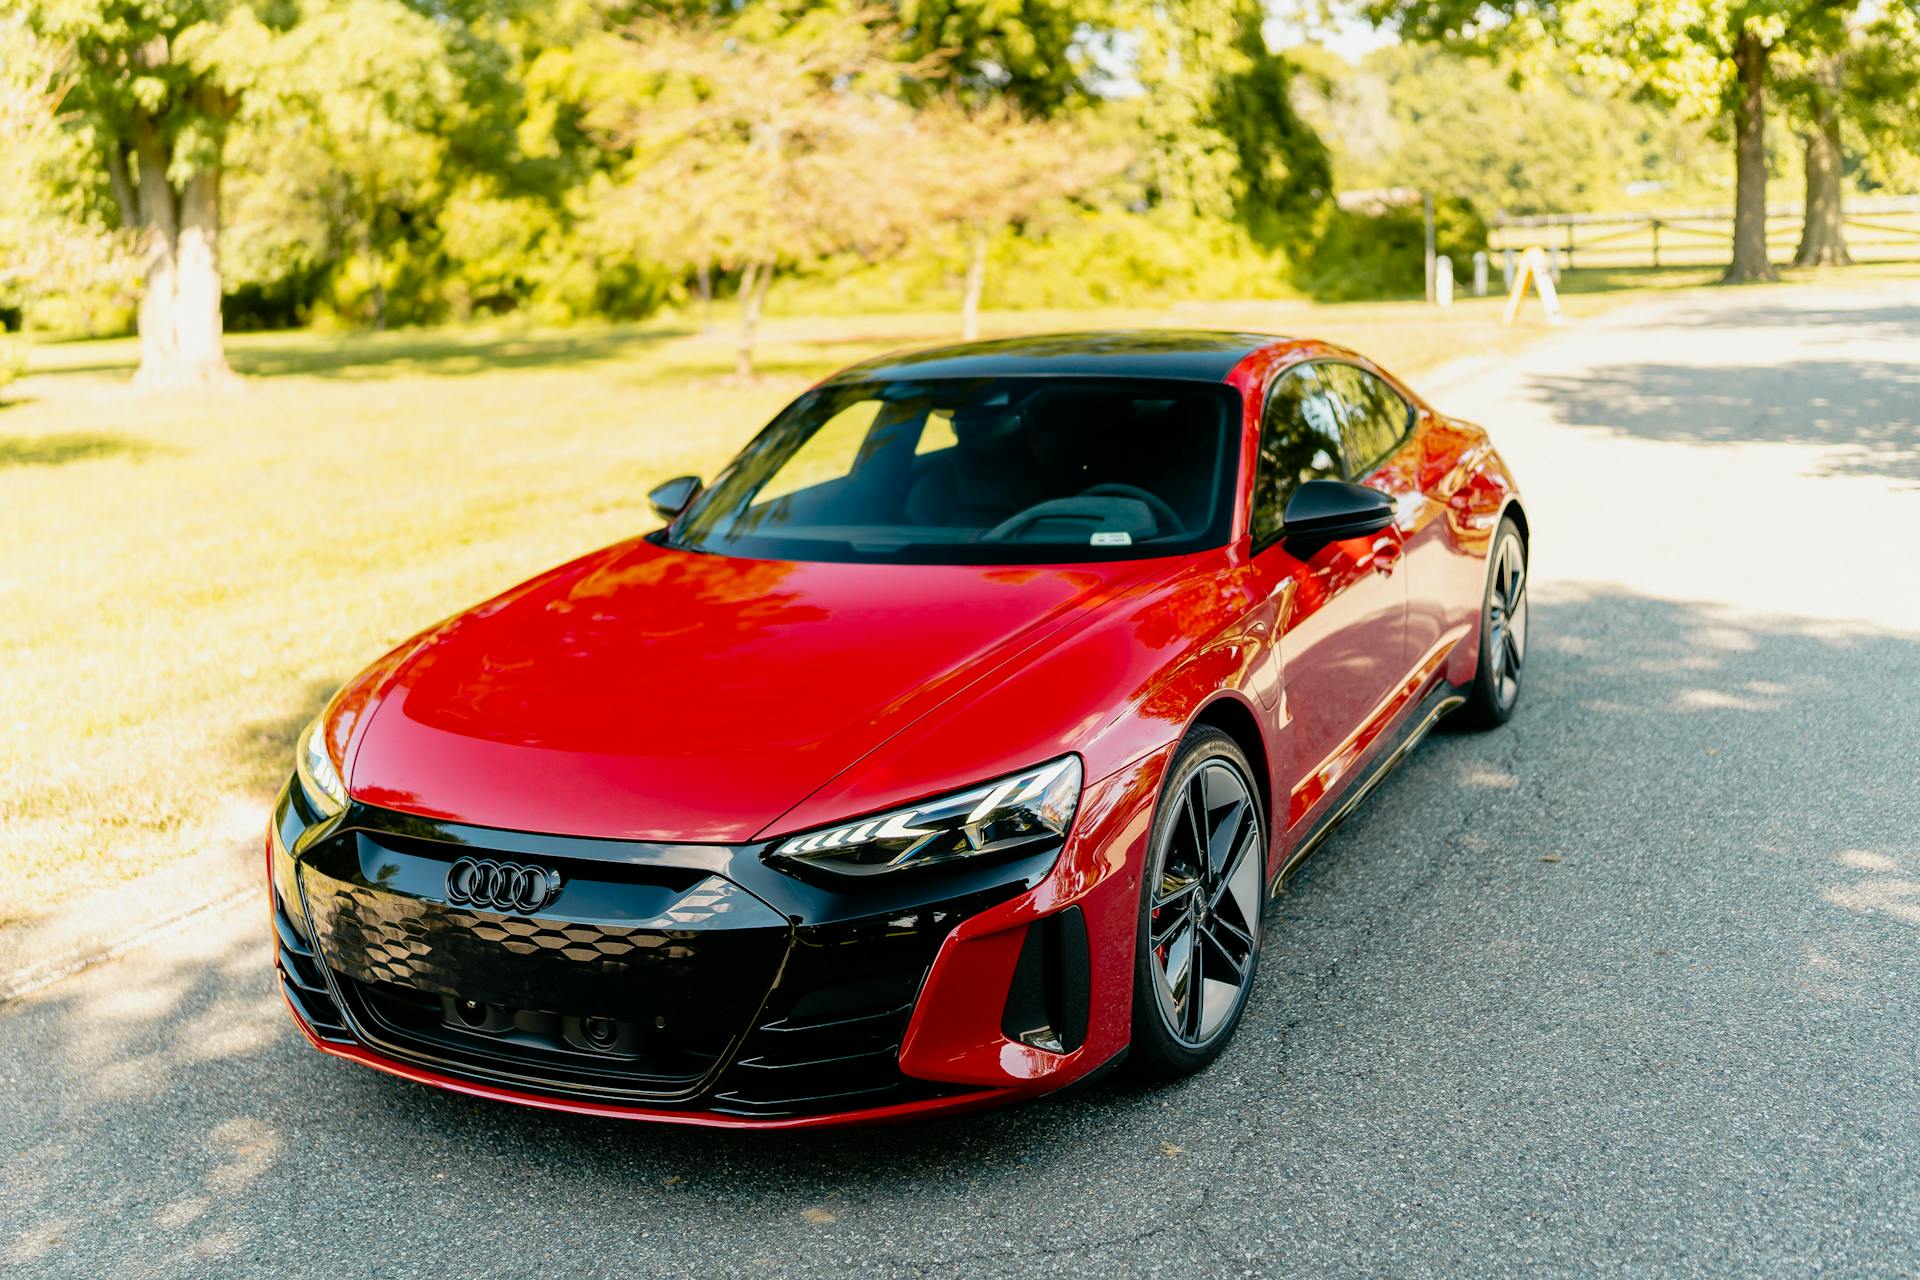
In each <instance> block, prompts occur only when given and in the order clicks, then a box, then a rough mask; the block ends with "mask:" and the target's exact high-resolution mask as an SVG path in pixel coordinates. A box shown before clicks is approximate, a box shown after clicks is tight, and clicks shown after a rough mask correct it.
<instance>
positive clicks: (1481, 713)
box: [1460, 519, 1527, 728]
mask: <svg viewBox="0 0 1920 1280" xmlns="http://www.w3.org/2000/svg"><path fill="white" fill-rule="evenodd" d="M1526 660H1527V544H1526V541H1525V539H1523V538H1522V537H1521V536H1520V528H1519V526H1518V525H1516V524H1514V522H1513V521H1512V520H1511V519H1507V520H1502V521H1501V522H1500V528H1499V530H1498V531H1497V532H1496V533H1495V534H1494V536H1493V551H1492V553H1491V554H1490V555H1489V556H1488V557H1487V590H1486V598H1485V600H1484V602H1483V603H1482V605H1481V613H1480V670H1479V673H1478V674H1477V675H1476V676H1475V677H1474V681H1473V687H1472V688H1471V689H1469V690H1468V691H1467V705H1466V706H1465V707H1464V708H1462V709H1461V712H1460V715H1461V718H1462V719H1463V720H1465V721H1466V722H1467V723H1468V724H1469V725H1474V726H1477V727H1480V728H1492V727H1493V726H1494V725H1498V724H1505V723H1506V721H1507V717H1508V716H1510V715H1512V714H1513V706H1514V704H1515V703H1516V702H1518V701H1519V700H1520V676H1521V672H1522V670H1523V669H1524V667H1525V665H1526Z"/></svg>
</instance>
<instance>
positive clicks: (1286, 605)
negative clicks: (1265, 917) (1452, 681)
mask: <svg viewBox="0 0 1920 1280" xmlns="http://www.w3.org/2000/svg"><path fill="white" fill-rule="evenodd" d="M1336 368H1338V366H1333V365H1329V364H1324V363H1316V364H1306V365H1299V366H1296V367H1294V368H1293V369H1290V370H1288V371H1286V372H1285V373H1283V374H1282V375H1281V376H1280V377H1279V378H1278V379H1277V380H1276V381H1275V383H1274V385H1273V387H1272V390H1271V391H1270V392H1269V394H1268V397H1267V404H1266V410H1265V413H1264V415H1263V418H1262V421H1261V427H1260V456H1259V460H1258V464H1257V468H1256V471H1255V476H1254V492H1253V506H1252V515H1253V540H1254V549H1255V554H1254V570H1255V573H1256V575H1257V576H1258V580H1259V581H1260V583H1261V586H1262V589H1263V590H1265V591H1267V592H1269V593H1270V594H1271V595H1272V596H1274V597H1275V598H1277V599H1279V600H1280V605H1281V607H1280V609H1279V616H1280V618H1281V640H1280V653H1281V664H1282V673H1283V675H1282V679H1283V685H1284V687H1283V689H1282V697H1281V700H1280V702H1279V705H1278V707H1277V708H1276V711H1275V714H1276V716H1277V717H1278V719H1279V721H1280V723H1279V733H1278V735H1277V740H1278V741H1279V742H1280V744H1281V759H1280V760H1279V761H1278V762H1277V765H1278V767H1277V769H1276V775H1277V780H1278V781H1279V783H1280V784H1281V785H1282V786H1283V787H1284V788H1285V790H1284V791H1283V792H1282V793H1281V794H1283V795H1285V796H1287V804H1286V807H1285V810H1284V813H1285V820H1284V826H1285V829H1286V831H1287V832H1288V833H1289V838H1288V841H1287V843H1288V845H1291V844H1292V843H1293V842H1294V841H1296V840H1298V839H1299V838H1300V837H1301V836H1302V835H1304V834H1305V833H1306V832H1307V831H1308V830H1309V829H1310V828H1311V826H1312V824H1313V822H1314V821H1317V820H1318V819H1319V817H1320V816H1321V814H1322V813H1323V812H1324V811H1325V809H1326V807H1327V805H1328V804H1329V803H1330V802H1331V801H1332V799H1333V798H1334V797H1335V796H1337V795H1338V794H1339V792H1340V791H1341V790H1342V789H1343V787H1344V786H1345V784H1346V783H1347V782H1349V781H1351V780H1352V775H1353V773H1354V770H1355V769H1356V767H1357V766H1358V765H1359V764H1360V763H1361V762H1362V761H1363V760H1365V759H1366V757H1367V755H1368V752H1369V748H1370V747H1372V746H1373V745H1374V743H1375V740H1376V738H1377V736H1378V734H1379V732H1380V730H1381V729H1382V728H1384V727H1385V722H1386V721H1387V720H1388V719H1390V718H1391V715H1392V710H1393V702H1394V698H1393V695H1394V694H1395V692H1396V691H1397V690H1398V688H1399V686H1400V683H1401V681H1402V679H1403V678H1404V676H1405V674H1406V655H1405V632H1406V609H1407V585H1406V574H1405V573H1404V572H1402V571H1401V570H1402V551H1403V547H1402V541H1401V533H1400V530H1399V529H1398V528H1397V527H1394V526H1389V527H1388V528H1386V529H1384V530H1382V531H1381V532H1379V533H1377V534H1374V535H1372V536H1369V537H1364V538H1352V539H1348V540H1346V541H1344V542H1334V543H1328V544H1326V545H1324V546H1321V547H1318V548H1299V547H1289V546H1288V545H1287V543H1286V542H1285V541H1283V540H1282V539H1281V538H1280V536H1279V535H1280V525H1281V516H1282V513H1283V512H1284V511H1285V509H1286V503H1287V498H1288V497H1289V496H1291V494H1292V493H1293V490H1294V489H1295V488H1296V487H1297V486H1298V485H1299V484H1300V483H1302V482H1303V481H1306V480H1315V479H1326V480H1339V479H1346V478H1347V477H1348V476H1349V474H1350V470H1349V467H1350V464H1349V462H1348V460H1347V453H1348V449H1347V446H1346V444H1345V442H1344V440H1343V436H1344V433H1345V432H1346V430H1347V420H1348V417H1349V415H1350V412H1351V407H1350V406H1349V404H1348V403H1347V400H1346V398H1345V396H1343V395H1342V394H1341V392H1342V390H1343V389H1344V388H1343V387H1342V386H1341V385H1340V382H1341V378H1340V375H1338V374H1334V373H1332V370H1334V369H1336ZM1303 557H1304V558H1303ZM1277 800H1278V797H1276V804H1275V806H1274V807H1275V809H1276V811H1277V812H1278V811H1280V805H1279V804H1278V803H1277ZM1280 825H1281V824H1280V823H1279V822H1278V821H1276V827H1279V826H1280Z"/></svg>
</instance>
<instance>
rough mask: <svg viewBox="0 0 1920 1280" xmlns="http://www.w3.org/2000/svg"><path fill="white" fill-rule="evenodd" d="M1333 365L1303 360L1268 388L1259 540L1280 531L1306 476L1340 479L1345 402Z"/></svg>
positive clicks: (1258, 478)
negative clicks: (1329, 375)
mask: <svg viewBox="0 0 1920 1280" xmlns="http://www.w3.org/2000/svg"><path fill="white" fill-rule="evenodd" d="M1326 367H1327V366H1324V365H1311V364H1307V365H1300V366H1299V367H1297V368H1294V369H1289V370H1288V371H1287V372H1286V373H1284V374H1282V375H1281V377H1280V380H1279V381H1278V382H1276V383H1274V384H1273V390H1271V391H1270V392H1268V393H1267V411H1266V415H1265V416H1264V417H1263V418H1262V419H1261V420H1260V460H1259V463H1258V466H1257V468H1256V469H1255V471H1254V476H1253V541H1254V544H1255V545H1256V546H1258V545H1259V544H1261V543H1264V542H1268V541H1270V540H1272V539H1273V538H1275V537H1277V536H1278V535H1279V533H1280V522H1281V517H1282V515H1283V514H1284V513H1285V512H1286V509H1287V499H1288V498H1290V497H1292V496H1293V491H1294V489H1295V488H1296V487H1297V486H1298V485H1299V484H1300V483H1301V482H1302V481H1305V480H1338V479H1340V478H1341V476H1342V474H1343V473H1342V471H1341V468H1340V402H1339V401H1338V400H1337V399H1335V397H1334V395H1333V391H1332V388H1331V387H1329V386H1328V385H1327V383H1326V381H1325V380H1324V379H1323V378H1322V376H1321V373H1322V371H1323V370H1324V369H1325V368H1326Z"/></svg>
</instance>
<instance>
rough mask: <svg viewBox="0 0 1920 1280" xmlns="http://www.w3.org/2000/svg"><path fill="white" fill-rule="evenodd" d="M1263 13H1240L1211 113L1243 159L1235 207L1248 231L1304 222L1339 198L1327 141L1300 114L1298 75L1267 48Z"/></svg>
mask: <svg viewBox="0 0 1920 1280" xmlns="http://www.w3.org/2000/svg"><path fill="white" fill-rule="evenodd" d="M1263 13H1264V9H1262V8H1260V7H1257V6H1249V7H1245V8H1243V9H1241V11H1240V13H1239V31H1238V33H1237V34H1236V35H1235V37H1234V41H1233V51H1232V55H1231V56H1230V57H1229V58H1228V59H1227V60H1226V62H1225V64H1224V65H1223V66H1222V67H1221V68H1220V75H1219V78H1218V79H1217V80H1216V81H1215V84H1214V92H1213V103H1212V110H1211V112H1210V113H1209V114H1210V116H1211V118H1212V122H1213V125H1214V127H1215V128H1217V129H1218V130H1219V131H1220V133H1221V136H1223V137H1224V138H1225V139H1226V140H1227V142H1228V143H1229V144H1230V145H1231V146H1232V148H1233V151H1234V155H1235V157H1236V159H1237V161H1238V164H1237V175H1236V181H1235V184H1234V191H1233V197H1234V205H1235V207H1236V209H1237V211H1238V213H1239V216H1240V220H1241V221H1242V222H1243V223H1245V224H1247V225H1248V226H1249V227H1259V226H1262V225H1263V224H1267V223H1270V222H1273V221H1275V220H1278V221H1279V222H1281V223H1285V222H1288V221H1290V220H1293V219H1297V218H1299V217H1300V216H1301V215H1303V214H1307V213H1310V212H1312V211H1313V210H1314V209H1316V208H1318V207H1319V206H1320V205H1321V204H1322V203H1324V202H1325V201H1326V199H1327V198H1328V197H1329V196H1330V195H1332V193H1333V165H1332V160H1331V158H1330V157H1329V155H1328V154H1327V147H1326V144H1325V143H1324V142H1322V141H1321V140H1320V136H1319V135H1318V134H1317V133H1315V132H1314V130H1313V126H1311V125H1310V124H1308V123H1307V122H1306V121H1305V120H1303V119H1301V117H1300V115H1299V113H1298V112H1296V111H1295V110H1294V106H1293V83H1292V82H1293V75H1292V72H1291V71H1290V69H1289V68H1288V66H1287V62H1286V60H1285V59H1284V58H1281V57H1279V56H1278V55H1277V54H1275V53H1274V52H1273V51H1272V50H1271V49H1269V48H1267V39H1266V35H1265V32H1264V30H1263V23H1262V21H1261V19H1262V15H1263Z"/></svg>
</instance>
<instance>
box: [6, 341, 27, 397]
mask: <svg viewBox="0 0 1920 1280" xmlns="http://www.w3.org/2000/svg"><path fill="white" fill-rule="evenodd" d="M26 371H27V344H26V343H24V342H22V341H20V340H19V339H18V338H9V337H8V336H7V335H6V333H5V332H4V331H0V400H5V399H6V398H7V384H8V383H10V382H12V381H14V380H15V379H16V378H19V377H21V376H22V375H24V374H25V373H26Z"/></svg>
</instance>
